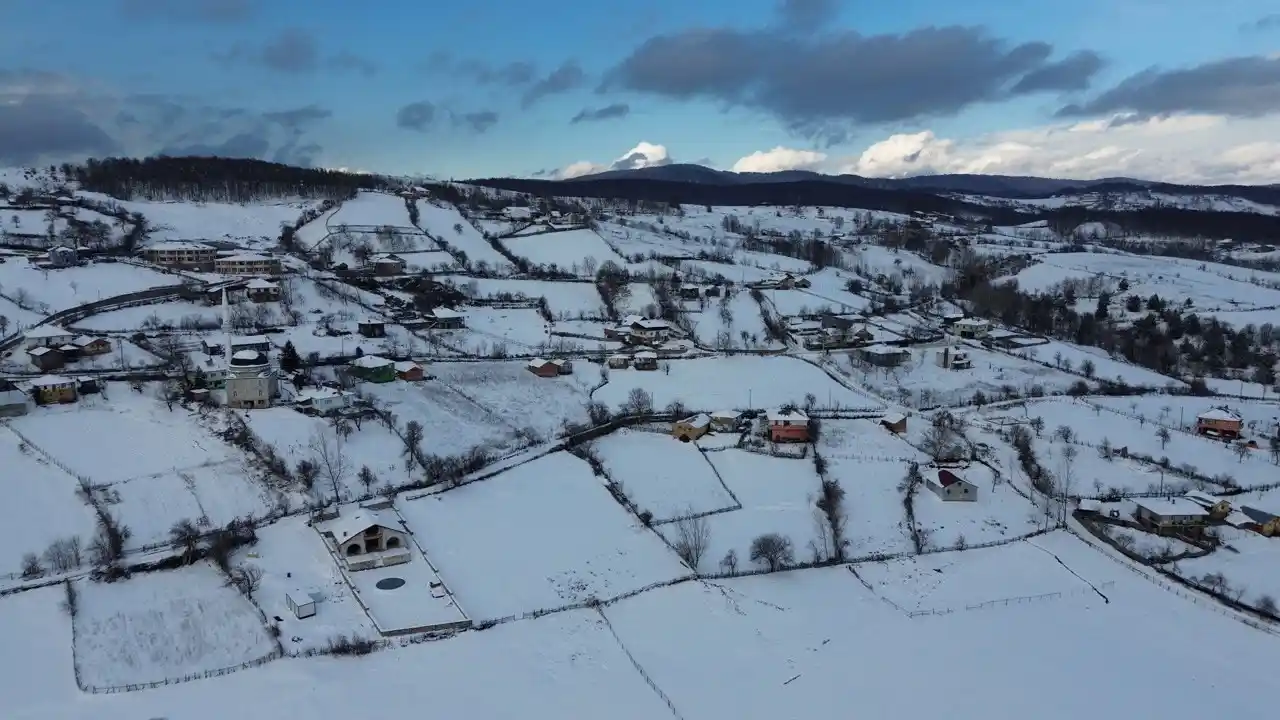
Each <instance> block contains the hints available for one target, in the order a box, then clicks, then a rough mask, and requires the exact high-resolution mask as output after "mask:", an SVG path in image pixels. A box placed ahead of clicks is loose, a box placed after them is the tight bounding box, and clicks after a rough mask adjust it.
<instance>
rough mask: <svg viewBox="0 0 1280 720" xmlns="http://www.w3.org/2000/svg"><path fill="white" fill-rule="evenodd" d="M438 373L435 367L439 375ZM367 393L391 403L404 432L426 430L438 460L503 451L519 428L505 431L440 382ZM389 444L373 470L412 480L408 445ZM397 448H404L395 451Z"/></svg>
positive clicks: (371, 388)
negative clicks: (411, 426)
mask: <svg viewBox="0 0 1280 720" xmlns="http://www.w3.org/2000/svg"><path fill="white" fill-rule="evenodd" d="M437 367H439V366H433V368H432V369H433V371H435V368H437ZM526 374H528V373H526ZM531 377H532V376H531ZM363 390H364V391H365V392H366V393H368V394H369V395H370V396H371V397H373V398H375V399H377V400H378V401H380V402H382V403H385V405H386V407H387V408H388V409H389V410H390V411H391V412H392V413H394V414H395V415H396V417H397V419H398V422H399V423H400V424H401V425H402V426H403V425H404V424H407V423H409V422H417V423H419V424H420V425H422V428H423V431H424V435H425V437H426V438H427V439H428V445H427V447H428V451H429V452H432V453H435V454H437V455H442V456H443V455H458V454H461V453H464V452H466V451H467V450H469V449H471V448H473V447H480V446H490V447H494V446H500V445H502V444H503V443H505V442H507V441H508V440H509V439H510V438H511V437H512V435H513V433H514V432H515V429H516V426H514V425H512V426H508V425H505V424H504V422H505V418H504V417H502V416H500V415H498V414H496V413H494V412H492V411H490V410H489V409H488V408H485V407H482V406H480V405H477V404H476V403H475V402H473V401H471V400H470V399H469V398H468V397H466V396H465V395H464V394H462V393H459V392H457V391H455V390H453V389H452V388H451V387H449V386H448V385H445V384H442V383H439V382H434V381H428V382H424V383H405V382H395V383H388V384H385V385H377V384H369V385H367V386H366V387H364V388H363ZM513 421H514V419H513ZM383 440H385V446H384V443H383V442H382V441H380V442H379V449H377V450H376V451H375V452H374V456H373V457H371V458H369V460H371V461H373V462H376V463H377V465H376V466H375V465H370V467H371V468H374V469H376V470H378V471H379V473H380V474H389V476H390V477H394V478H396V479H397V480H404V479H407V478H408V474H407V473H406V471H405V470H404V467H403V461H402V455H403V448H404V445H403V443H401V442H399V441H398V440H397V439H396V438H395V437H394V436H388V437H386V438H384V439H383ZM397 444H398V445H399V447H395V445H397ZM419 472H420V471H419Z"/></svg>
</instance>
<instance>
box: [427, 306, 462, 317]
mask: <svg viewBox="0 0 1280 720" xmlns="http://www.w3.org/2000/svg"><path fill="white" fill-rule="evenodd" d="M431 314H432V315H435V316H436V317H437V318H439V319H445V318H460V317H463V314H462V313H460V312H458V311H457V310H451V309H449V308H443V307H438V308H434V309H432V310H431Z"/></svg>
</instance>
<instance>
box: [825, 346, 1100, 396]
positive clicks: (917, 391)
mask: <svg viewBox="0 0 1280 720" xmlns="http://www.w3.org/2000/svg"><path fill="white" fill-rule="evenodd" d="M953 349H960V350H963V351H964V352H966V353H968V354H969V360H970V362H971V363H972V365H973V367H972V368H970V369H968V370H947V369H944V368H941V367H939V366H938V362H937V355H938V353H939V352H942V350H943V346H941V345H917V346H914V347H912V348H911V359H910V360H908V361H907V362H906V363H904V364H902V365H899V366H898V367H896V368H876V367H871V366H867V367H864V366H862V365H861V364H859V363H856V362H850V363H847V364H842V365H841V366H840V369H841V370H842V371H844V372H846V373H848V374H850V376H851V377H852V378H853V379H854V380H855V381H856V382H857V383H858V384H860V385H862V386H863V387H865V388H867V389H869V390H871V391H872V392H874V393H876V394H878V395H882V396H884V397H892V398H895V399H897V400H898V401H900V402H902V403H903V404H905V405H912V406H914V407H928V406H933V405H938V404H941V405H959V404H962V403H968V402H970V401H971V400H972V399H973V396H974V394H975V393H978V392H981V393H982V394H983V395H985V396H986V397H987V398H990V399H998V398H999V397H1000V396H1001V394H1002V393H1003V392H1004V390H1005V388H1009V389H1011V390H1013V391H1015V392H1017V393H1019V394H1022V395H1028V394H1030V393H1031V392H1032V390H1033V388H1037V387H1038V388H1040V390H1042V391H1043V392H1045V393H1063V392H1066V390H1067V389H1068V388H1070V387H1071V385H1073V384H1074V383H1076V382H1080V381H1082V380H1083V379H1082V378H1080V377H1077V376H1075V375H1070V374H1068V373H1065V372H1062V371H1061V370H1055V369H1052V368H1046V367H1044V366H1043V365H1037V364H1035V363H1032V362H1028V361H1026V360H1022V359H1019V358H1016V357H1012V356H1009V355H1005V354H1003V353H998V352H992V351H989V350H983V349H981V348H977V347H974V346H970V345H960V346H953ZM848 357H849V358H850V359H852V357H853V356H852V355H850V356H848Z"/></svg>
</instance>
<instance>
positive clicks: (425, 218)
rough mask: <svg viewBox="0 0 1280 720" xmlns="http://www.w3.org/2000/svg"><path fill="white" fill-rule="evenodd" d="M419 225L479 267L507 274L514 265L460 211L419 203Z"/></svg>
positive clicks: (426, 202)
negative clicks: (502, 271)
mask: <svg viewBox="0 0 1280 720" xmlns="http://www.w3.org/2000/svg"><path fill="white" fill-rule="evenodd" d="M418 225H419V226H420V227H421V228H422V229H423V230H425V231H427V232H428V233H430V234H431V235H432V236H433V237H436V238H439V239H440V240H443V241H444V242H446V243H448V244H449V245H450V246H451V247H453V248H455V249H457V250H460V251H462V252H464V253H466V255H467V260H468V261H469V262H470V263H471V264H472V265H474V266H475V267H484V268H489V269H493V270H504V271H505V270H510V269H511V262H510V261H509V260H507V259H506V257H504V256H503V255H502V253H500V252H498V251H497V250H495V249H493V246H492V245H490V244H489V241H488V240H485V239H484V236H483V235H481V234H480V231H479V230H477V229H476V227H475V226H474V225H472V224H471V223H470V222H468V221H467V219H466V218H464V217H463V216H462V213H460V212H458V210H457V208H454V207H452V206H449V207H441V206H439V205H436V204H434V203H431V202H429V201H427V200H419V201H418ZM481 263H483V265H481Z"/></svg>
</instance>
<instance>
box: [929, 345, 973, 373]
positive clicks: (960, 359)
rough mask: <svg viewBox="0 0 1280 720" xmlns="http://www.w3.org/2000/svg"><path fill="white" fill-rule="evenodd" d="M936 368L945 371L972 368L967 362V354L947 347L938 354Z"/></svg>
mask: <svg viewBox="0 0 1280 720" xmlns="http://www.w3.org/2000/svg"><path fill="white" fill-rule="evenodd" d="M938 367H941V368H946V369H947V370H968V369H970V368H972V367H973V364H972V363H971V362H970V361H969V353H967V352H965V351H964V350H957V349H955V348H953V347H949V346H948V347H945V348H943V349H942V350H940V351H939V352H938Z"/></svg>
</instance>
